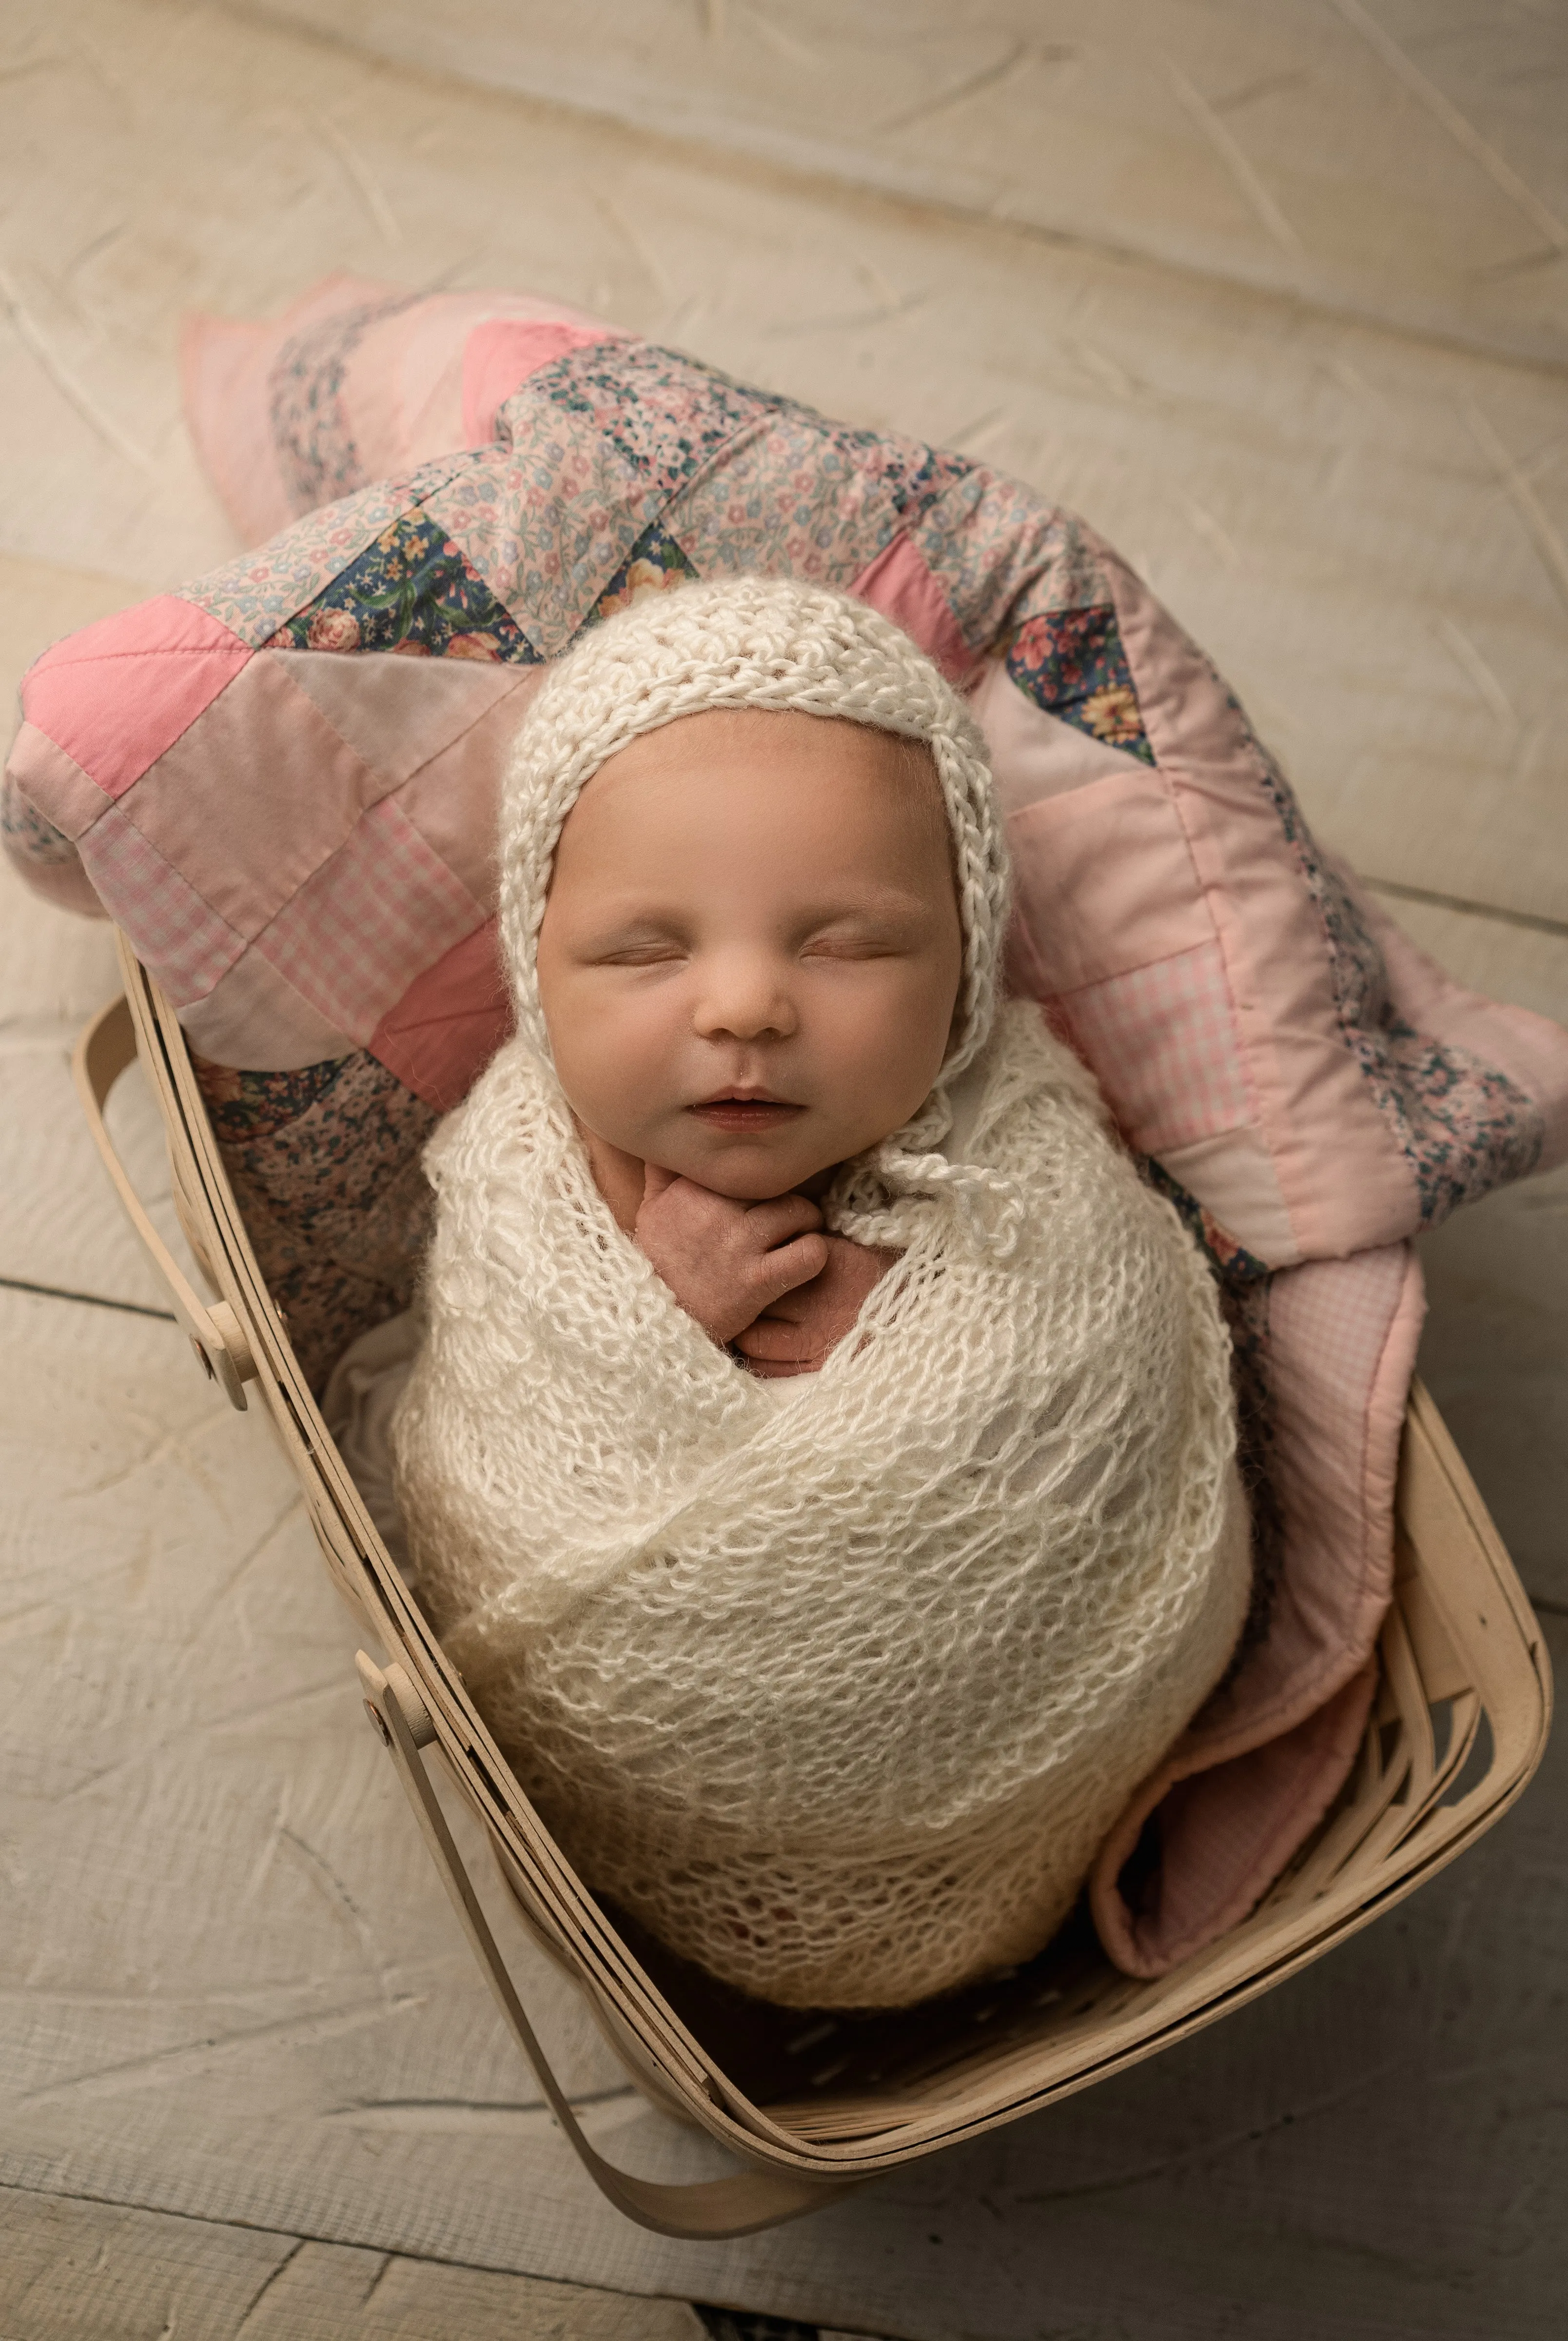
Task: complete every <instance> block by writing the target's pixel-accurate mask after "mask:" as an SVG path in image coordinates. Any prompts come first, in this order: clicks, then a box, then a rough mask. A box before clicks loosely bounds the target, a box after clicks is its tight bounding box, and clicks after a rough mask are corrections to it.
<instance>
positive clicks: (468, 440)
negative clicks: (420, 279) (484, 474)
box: [462, 317, 617, 447]
mask: <svg viewBox="0 0 1568 2341" xmlns="http://www.w3.org/2000/svg"><path fill="white" fill-rule="evenodd" d="M616 338H617V336H616V335H615V334H613V333H612V332H611V331H610V328H609V327H608V326H603V327H596V326H592V325H564V324H554V323H544V324H534V323H533V322H532V321H531V320H528V319H524V320H519V319H517V318H513V317H492V318H491V321H490V323H489V324H484V325H476V326H475V327H474V329H473V331H472V333H471V334H470V335H469V337H468V342H467V344H466V346H465V348H464V350H463V357H462V437H463V444H464V446H466V447H484V446H488V445H489V443H490V442H491V440H492V439H493V438H494V437H495V418H496V416H497V414H498V413H500V412H501V408H502V407H503V406H504V405H505V403H506V402H507V400H508V399H509V398H510V397H511V394H512V392H513V391H514V390H516V389H518V388H519V387H520V385H521V384H523V383H525V382H526V381H527V380H528V377H529V375H530V374H537V373H538V372H539V369H540V367H541V366H545V365H549V364H551V362H552V361H553V360H554V359H556V358H563V357H564V356H565V355H566V353H567V352H568V350H581V349H588V348H590V346H591V345H592V344H593V343H595V342H609V341H614V340H615V339H616Z"/></svg>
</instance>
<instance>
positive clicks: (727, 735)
mask: <svg viewBox="0 0 1568 2341" xmlns="http://www.w3.org/2000/svg"><path fill="white" fill-rule="evenodd" d="M962 949H963V946H962V938H961V934H960V931H959V925H958V903H957V900H956V897H955V893H954V887H953V878H952V869H951V861H950V854H949V847H948V826H947V821H946V817H945V814H944V812H943V808H942V800H941V795H940V792H939V790H938V784H937V779H936V774H935V772H934V771H933V769H932V768H931V766H930V763H929V760H928V756H927V754H926V752H925V751H924V750H922V749H918V748H915V747H913V746H911V745H910V744H909V743H908V742H901V741H898V740H895V739H893V738H892V737H890V736H889V735H888V733H887V732H875V731H871V730H869V729H868V728H867V727H866V726H865V725H862V724H858V723H849V722H839V721H837V720H835V719H830V718H826V717H822V716H813V715H802V714H798V713H794V712H779V713H773V712H764V711H762V710H759V709H751V708H743V709H741V708H738V709H714V710H711V711H709V712H704V713H702V714H700V715H690V716H686V717H683V718H682V719H680V721H679V722H674V723H668V724H666V725H664V727H663V728H662V729H661V730H660V731H657V732H648V733H645V734H644V735H643V737H642V738H640V739H639V740H635V741H633V742H631V744H630V746H629V747H626V748H623V749H622V750H621V751H620V753H619V754H618V755H616V756H613V757H611V758H610V762H608V763H607V764H605V765H604V766H603V767H602V769H601V770H600V772H597V773H596V774H595V775H594V777H593V779H592V780H591V781H590V782H589V783H588V786H587V787H586V788H585V789H584V791H583V792H582V794H581V797H580V798H579V799H578V801H577V803H576V805H575V806H574V807H573V809H572V812H571V815H570V816H569V818H568V820H567V822H566V825H565V828H564V829H563V830H562V832H561V843H560V846H559V848H558V850H557V852H556V857H555V870H554V875H553V877H552V879H551V889H550V897H549V901H548V902H547V904H546V906H545V913H544V922H543V925H542V927H541V931H540V938H539V988H540V995H541V1001H542V1003H543V1008H544V1016H545V1021H546V1023H547V1024H548V1026H549V1028H550V1037H551V1047H552V1049H553V1051H554V1055H555V1064H556V1071H557V1072H558V1073H559V1075H560V1079H561V1087H562V1089H563V1090H564V1091H565V1092H566V1096H567V1099H568V1101H570V1103H571V1107H572V1110H573V1111H574V1112H575V1113H576V1115H577V1117H578V1120H579V1121H581V1123H582V1125H583V1126H584V1128H585V1130H587V1131H589V1132H590V1134H591V1135H592V1136H595V1137H597V1138H598V1139H600V1141H604V1142H605V1143H606V1144H608V1145H610V1146H611V1147H614V1148H617V1149H619V1150H620V1152H621V1153H622V1154H625V1155H630V1156H632V1157H635V1158H636V1159H637V1160H639V1161H644V1162H655V1163H658V1164H659V1165H660V1166H661V1167H662V1168H663V1169H665V1170H672V1171H676V1172H678V1173H680V1175H681V1176H683V1177H685V1178H688V1179H694V1180H697V1182H698V1183H699V1185H700V1186H704V1187H708V1188H710V1189H712V1190H714V1191H715V1192H716V1193H718V1194H720V1195H731V1196H736V1197H739V1198H742V1199H745V1200H758V1199H759V1198H761V1197H764V1196H772V1195H781V1194H784V1193H786V1192H787V1191H788V1190H789V1189H790V1188H792V1187H797V1186H799V1185H800V1184H801V1183H802V1182H803V1181H804V1180H808V1179H809V1178H811V1177H813V1176H814V1175H815V1173H816V1172H818V1171H819V1170H825V1169H826V1168H827V1167H828V1165H829V1164H830V1163H835V1162H841V1161H844V1160H845V1159H846V1157H848V1156H849V1155H851V1154H856V1153H858V1152H859V1151H860V1150H861V1148H862V1147H866V1146H870V1145H872V1144H874V1143H875V1142H876V1141H878V1139H882V1138H886V1137H888V1135H889V1133H890V1132H891V1131H895V1130H897V1129H898V1128H899V1127H900V1125H901V1124H902V1123H904V1122H905V1121H908V1118H909V1116H910V1115H911V1114H912V1113H913V1112H914V1111H915V1110H916V1109H917V1107H918V1106H919V1104H920V1103H921V1102H922V1101H923V1100H924V1098H925V1097H926V1096H927V1094H928V1091H929V1090H930V1088H931V1085H932V1083H933V1081H935V1080H936V1077H937V1074H938V1070H939V1068H940V1066H941V1062H942V1059H943V1056H944V1055H945V1053H946V1051H947V1047H948V1037H949V1034H950V1032H951V1029H952V1021H953V1011H954V1003H955V1001H956V1000H957V997H958V978H959V974H960V971H961V965H962Z"/></svg>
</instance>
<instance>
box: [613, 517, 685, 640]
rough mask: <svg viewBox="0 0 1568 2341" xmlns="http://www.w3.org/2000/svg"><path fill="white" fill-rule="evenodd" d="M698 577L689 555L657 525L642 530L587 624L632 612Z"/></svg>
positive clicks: (656, 523)
mask: <svg viewBox="0 0 1568 2341" xmlns="http://www.w3.org/2000/svg"><path fill="white" fill-rule="evenodd" d="M697 573H698V572H697V569H696V566H695V564H694V563H693V562H692V561H691V560H690V558H689V556H688V555H687V553H685V552H683V551H682V549H681V547H680V545H679V544H677V543H676V541H675V539H674V538H673V537H672V536H670V535H668V534H667V533H665V531H664V530H663V529H661V528H660V525H659V523H658V522H657V521H655V523H653V526H652V527H651V528H645V529H644V530H643V532H642V534H641V535H640V537H639V538H638V540H637V542H636V543H635V544H634V545H633V546H632V548H631V551H630V553H628V555H627V557H626V559H625V560H624V561H623V562H622V563H621V564H620V568H619V569H618V570H617V571H616V573H615V574H614V576H613V577H612V578H611V579H610V583H609V584H608V585H607V586H606V587H605V589H604V591H603V593H601V594H600V597H599V599H598V601H597V602H596V603H594V605H593V607H592V609H591V610H590V612H589V615H588V624H589V625H590V626H591V625H597V624H599V623H600V622H601V621H602V620H603V619H605V618H613V617H614V615H615V613H616V612H617V610H629V609H630V607H631V604H632V603H633V602H640V601H641V599H642V597H643V595H644V594H645V593H664V592H666V591H667V590H668V588H669V587H670V586H671V585H681V584H684V583H686V581H687V580H688V579H689V578H694V577H695V576H696V575H697Z"/></svg>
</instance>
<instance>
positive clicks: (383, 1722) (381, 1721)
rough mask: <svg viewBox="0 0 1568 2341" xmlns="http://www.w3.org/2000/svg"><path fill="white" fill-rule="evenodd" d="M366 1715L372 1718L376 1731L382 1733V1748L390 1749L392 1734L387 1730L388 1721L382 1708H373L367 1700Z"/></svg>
mask: <svg viewBox="0 0 1568 2341" xmlns="http://www.w3.org/2000/svg"><path fill="white" fill-rule="evenodd" d="M365 1713H366V1714H367V1715H368V1716H369V1717H370V1719H371V1721H372V1723H373V1724H374V1725H375V1728H376V1729H377V1730H378V1731H379V1732H380V1734H381V1742H382V1747H383V1748H390V1747H391V1746H392V1733H391V1731H390V1730H389V1729H388V1728H387V1719H386V1718H385V1716H384V1715H383V1714H382V1711H381V1709H380V1708H379V1707H372V1705H371V1703H370V1701H369V1699H368V1698H367V1699H366V1701H365Z"/></svg>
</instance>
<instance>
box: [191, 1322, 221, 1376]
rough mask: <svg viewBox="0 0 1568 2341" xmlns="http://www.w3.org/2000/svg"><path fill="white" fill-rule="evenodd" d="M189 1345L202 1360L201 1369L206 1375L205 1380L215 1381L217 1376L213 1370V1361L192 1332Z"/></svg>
mask: <svg viewBox="0 0 1568 2341" xmlns="http://www.w3.org/2000/svg"><path fill="white" fill-rule="evenodd" d="M191 1347H192V1349H193V1350H194V1351H195V1353H196V1355H197V1357H198V1358H200V1360H201V1361H202V1371H203V1373H204V1374H205V1375H206V1377H207V1380H209V1381H210V1382H215V1381H216V1380H217V1379H218V1377H217V1374H216V1373H215V1372H214V1370H213V1361H212V1360H211V1358H209V1357H208V1355H207V1353H206V1351H205V1350H203V1347H202V1345H201V1343H200V1341H198V1340H197V1339H196V1337H195V1335H194V1333H193V1334H192V1336H191Z"/></svg>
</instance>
